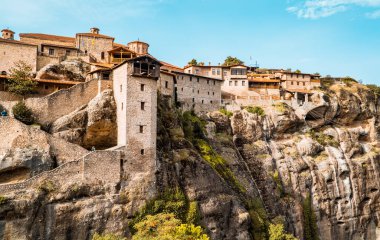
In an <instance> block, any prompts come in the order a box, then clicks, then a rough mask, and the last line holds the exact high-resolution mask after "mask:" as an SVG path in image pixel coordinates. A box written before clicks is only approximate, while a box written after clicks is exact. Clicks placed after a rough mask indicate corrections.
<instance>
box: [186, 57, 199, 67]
mask: <svg viewBox="0 0 380 240" xmlns="http://www.w3.org/2000/svg"><path fill="white" fill-rule="evenodd" d="M187 64H189V65H190V66H197V65H198V61H197V59H195V58H193V59H191V60H190V61H189V62H188V63H187Z"/></svg>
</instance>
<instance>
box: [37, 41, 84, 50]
mask: <svg viewBox="0 0 380 240" xmlns="http://www.w3.org/2000/svg"><path fill="white" fill-rule="evenodd" d="M41 45H42V46H49V47H60V48H69V49H76V50H79V49H78V48H76V47H75V46H66V45H59V44H49V43H42V44H41Z"/></svg>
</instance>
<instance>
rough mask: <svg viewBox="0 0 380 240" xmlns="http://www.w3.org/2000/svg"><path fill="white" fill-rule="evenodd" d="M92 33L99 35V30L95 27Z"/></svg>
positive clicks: (91, 30)
mask: <svg viewBox="0 0 380 240" xmlns="http://www.w3.org/2000/svg"><path fill="white" fill-rule="evenodd" d="M90 32H91V33H93V34H99V28H96V27H93V28H91V29H90Z"/></svg>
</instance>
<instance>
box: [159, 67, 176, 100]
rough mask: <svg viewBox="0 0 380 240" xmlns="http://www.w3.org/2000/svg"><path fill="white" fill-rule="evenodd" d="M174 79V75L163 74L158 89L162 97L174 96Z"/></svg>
mask: <svg viewBox="0 0 380 240" xmlns="http://www.w3.org/2000/svg"><path fill="white" fill-rule="evenodd" d="M174 78H175V75H174V74H172V73H166V72H161V73H160V79H158V81H157V89H158V90H159V91H160V93H161V94H162V95H166V96H172V97H173V96H174Z"/></svg>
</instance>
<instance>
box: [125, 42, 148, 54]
mask: <svg viewBox="0 0 380 240" xmlns="http://www.w3.org/2000/svg"><path fill="white" fill-rule="evenodd" d="M127 46H128V48H129V49H131V50H132V51H134V52H136V53H137V54H138V55H146V54H148V49H149V44H147V43H145V42H141V41H133V42H130V43H128V45H127Z"/></svg>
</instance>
